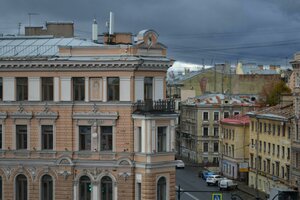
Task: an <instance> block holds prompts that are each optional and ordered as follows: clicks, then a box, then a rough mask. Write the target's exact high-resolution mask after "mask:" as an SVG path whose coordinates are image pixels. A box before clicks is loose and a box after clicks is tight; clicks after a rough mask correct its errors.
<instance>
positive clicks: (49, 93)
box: [42, 77, 53, 101]
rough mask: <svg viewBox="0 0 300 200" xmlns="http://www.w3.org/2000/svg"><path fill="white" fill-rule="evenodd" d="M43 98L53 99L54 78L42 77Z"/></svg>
mask: <svg viewBox="0 0 300 200" xmlns="http://www.w3.org/2000/svg"><path fill="white" fill-rule="evenodd" d="M42 100H43V101H53V78H52V77H43V78H42Z"/></svg>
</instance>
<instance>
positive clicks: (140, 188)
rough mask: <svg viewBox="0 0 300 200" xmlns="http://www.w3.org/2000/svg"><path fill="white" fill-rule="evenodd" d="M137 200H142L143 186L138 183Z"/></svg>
mask: <svg viewBox="0 0 300 200" xmlns="http://www.w3.org/2000/svg"><path fill="white" fill-rule="evenodd" d="M136 195H137V200H142V184H141V183H137V193H136Z"/></svg>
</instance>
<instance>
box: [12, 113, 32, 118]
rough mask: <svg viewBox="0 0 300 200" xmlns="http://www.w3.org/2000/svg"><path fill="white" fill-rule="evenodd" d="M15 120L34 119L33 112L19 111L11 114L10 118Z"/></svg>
mask: <svg viewBox="0 0 300 200" xmlns="http://www.w3.org/2000/svg"><path fill="white" fill-rule="evenodd" d="M10 117H11V118H13V119H31V118H32V112H26V111H22V112H20V111H17V112H14V113H12V114H11V116H10Z"/></svg>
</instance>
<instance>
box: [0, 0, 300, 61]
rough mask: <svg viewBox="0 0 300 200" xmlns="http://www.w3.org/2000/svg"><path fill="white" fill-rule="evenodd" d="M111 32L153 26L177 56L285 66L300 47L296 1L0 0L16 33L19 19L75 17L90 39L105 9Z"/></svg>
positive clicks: (8, 29)
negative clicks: (112, 21) (112, 19)
mask: <svg viewBox="0 0 300 200" xmlns="http://www.w3.org/2000/svg"><path fill="white" fill-rule="evenodd" d="M110 11H113V12H114V13H115V31H117V32H132V33H134V34H136V33H138V31H140V30H143V29H154V30H156V31H157V32H158V33H159V35H160V38H159V40H160V41H161V42H162V43H164V44H165V45H166V46H168V56H169V57H171V58H173V59H175V60H179V61H183V62H189V63H196V64H202V63H203V62H204V63H205V64H206V65H211V64H213V63H220V62H225V61H228V62H231V63H232V64H234V63H236V62H237V60H240V61H243V62H256V63H257V64H280V65H285V64H286V62H288V61H289V60H291V59H292V57H293V54H294V53H295V52H296V51H298V50H300V34H299V32H300V1H299V0H105V1H103V0H1V6H0V13H1V17H0V33H3V34H16V33H18V28H17V27H18V23H19V22H20V23H21V24H22V30H23V29H24V26H27V25H28V24H29V17H28V13H38V14H39V15H34V16H32V17H31V24H32V25H44V24H45V21H74V24H75V34H76V36H79V37H83V38H91V24H92V22H93V18H94V17H95V18H96V19H97V22H98V24H99V31H100V32H101V33H102V32H105V31H107V29H106V27H105V22H106V21H107V20H108V18H109V12H110Z"/></svg>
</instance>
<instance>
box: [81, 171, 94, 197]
mask: <svg viewBox="0 0 300 200" xmlns="http://www.w3.org/2000/svg"><path fill="white" fill-rule="evenodd" d="M91 191H92V185H91V180H90V178H89V177H88V176H82V177H81V178H80V180H79V199H80V200H91Z"/></svg>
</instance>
